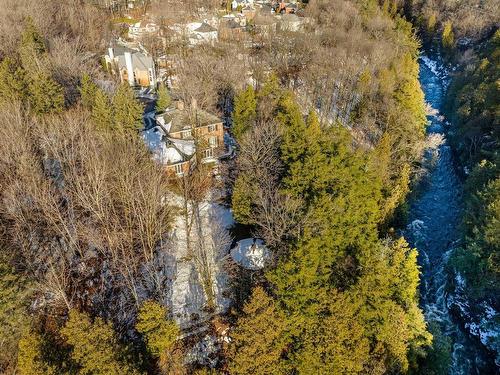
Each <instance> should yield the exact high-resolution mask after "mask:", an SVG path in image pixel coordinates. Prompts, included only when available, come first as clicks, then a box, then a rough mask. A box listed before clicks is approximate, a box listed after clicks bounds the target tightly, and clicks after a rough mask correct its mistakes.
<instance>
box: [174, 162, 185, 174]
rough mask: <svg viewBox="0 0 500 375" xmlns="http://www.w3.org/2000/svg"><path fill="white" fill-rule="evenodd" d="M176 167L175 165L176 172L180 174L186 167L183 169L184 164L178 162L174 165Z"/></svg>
mask: <svg viewBox="0 0 500 375" xmlns="http://www.w3.org/2000/svg"><path fill="white" fill-rule="evenodd" d="M174 167H175V173H177V174H178V175H180V176H182V175H183V174H184V169H182V164H176V165H174Z"/></svg>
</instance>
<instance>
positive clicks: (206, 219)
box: [165, 196, 234, 330]
mask: <svg viewBox="0 0 500 375" xmlns="http://www.w3.org/2000/svg"><path fill="white" fill-rule="evenodd" d="M171 201H172V202H173V204H174V206H175V207H176V208H178V211H179V214H178V216H177V218H176V220H175V224H174V226H173V229H172V231H171V233H170V239H169V246H168V248H169V252H170V254H171V256H170V257H168V258H165V261H167V262H168V264H166V265H165V266H166V267H167V268H168V269H169V270H170V272H171V282H170V283H169V285H168V286H167V289H168V293H166V301H165V304H166V305H167V306H168V307H169V309H170V311H171V313H172V315H173V318H174V320H175V321H176V322H177V323H178V324H179V326H180V327H181V328H182V329H184V330H187V329H189V328H191V327H193V326H196V325H199V324H200V323H203V322H205V321H207V320H209V319H210V317H211V316H212V314H214V313H215V314H217V313H223V312H225V311H226V310H227V309H228V308H229V306H230V302H231V301H230V300H229V298H228V297H226V295H229V294H228V293H224V292H225V291H226V292H228V281H229V280H228V275H227V274H226V273H225V271H224V267H223V263H224V257H225V255H226V254H227V252H228V250H229V246H230V243H231V240H230V237H229V234H228V231H227V229H228V228H229V227H231V226H232V225H233V223H234V220H233V218H232V215H231V212H230V210H229V209H227V208H225V207H223V206H222V205H220V204H218V203H216V202H213V201H211V200H210V199H207V200H206V201H203V202H202V203H200V204H199V205H198V207H197V208H196V207H195V206H193V205H192V204H188V214H187V215H185V210H184V202H183V199H182V198H181V197H178V196H174V197H173V198H172V199H171ZM198 216H199V219H200V224H201V225H198V224H197V222H196V220H195V218H196V217H198ZM207 288H211V293H213V296H214V297H213V304H214V306H213V307H214V310H213V311H209V310H208V309H207V307H208V305H209V296H208V295H207V292H208V293H209V294H210V290H207Z"/></svg>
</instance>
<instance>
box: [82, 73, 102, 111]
mask: <svg viewBox="0 0 500 375" xmlns="http://www.w3.org/2000/svg"><path fill="white" fill-rule="evenodd" d="M98 91H99V87H98V86H97V85H96V84H95V83H94V81H93V80H92V78H91V77H90V76H89V75H88V74H86V73H85V74H84V75H83V77H82V80H81V82H80V97H81V100H82V105H83V106H84V107H85V108H87V109H92V108H93V107H94V102H95V100H96V95H97V92H98ZM101 99H102V98H101Z"/></svg>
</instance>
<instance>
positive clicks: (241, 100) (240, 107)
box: [233, 85, 257, 141]
mask: <svg viewBox="0 0 500 375" xmlns="http://www.w3.org/2000/svg"><path fill="white" fill-rule="evenodd" d="M256 116H257V100H256V98H255V91H254V89H253V87H252V86H251V85H249V86H247V88H246V89H245V90H244V91H242V92H240V93H239V94H238V95H237V96H236V98H235V100H234V112H233V135H234V137H235V138H236V140H237V141H241V139H242V137H243V135H244V134H245V133H246V132H247V131H248V130H249V129H250V128H251V127H252V125H253V124H254V123H255V119H256Z"/></svg>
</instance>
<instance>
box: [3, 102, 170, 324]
mask: <svg viewBox="0 0 500 375" xmlns="http://www.w3.org/2000/svg"><path fill="white" fill-rule="evenodd" d="M0 122H1V123H2V127H1V128H0V139H1V143H0V150H1V157H0V176H1V179H0V181H1V182H0V188H1V192H0V201H1V203H0V220H1V221H2V223H4V225H5V228H6V237H7V241H8V243H9V245H10V249H12V250H14V251H15V260H16V261H17V263H18V264H19V265H20V266H21V267H22V268H23V269H26V270H27V271H28V272H29V273H30V274H31V275H33V276H34V277H35V278H36V279H37V280H38V281H39V289H38V290H39V292H40V293H41V296H42V295H44V296H45V297H46V300H45V302H46V303H47V304H48V306H59V307H64V308H69V307H72V306H79V307H84V308H95V307H96V306H94V304H95V303H96V302H98V301H99V300H104V299H105V300H106V304H105V305H107V307H106V308H105V310H106V311H108V312H109V311H110V310H112V309H113V307H114V306H113V305H114V304H115V303H118V300H117V299H119V298H121V299H122V300H123V301H122V302H124V303H126V304H130V306H132V307H133V305H134V304H135V303H137V301H138V293H139V290H140V289H141V288H142V290H144V289H147V288H149V289H148V290H146V292H149V293H155V292H156V290H155V289H158V288H160V287H161V277H162V276H161V275H160V274H159V273H158V271H157V267H156V265H155V262H156V261H157V251H158V247H159V246H161V244H162V238H163V235H164V234H165V232H166V231H167V230H168V228H169V223H170V220H171V209H170V207H169V205H168V202H165V196H166V193H167V181H166V176H165V174H164V172H163V171H162V170H161V169H160V168H159V167H158V166H156V165H155V164H154V163H153V162H152V161H151V160H150V157H149V155H148V153H147V151H146V150H145V148H144V146H143V145H142V144H141V143H140V142H141V141H140V140H139V139H137V140H134V139H130V138H129V137H122V136H120V135H117V134H113V135H110V134H103V133H99V132H97V131H96V130H95V129H93V128H92V126H91V125H89V121H88V114H87V113H85V112H79V111H76V110H74V111H70V112H67V113H66V114H65V115H63V116H61V117H51V118H47V119H45V120H43V121H42V120H39V119H36V118H30V117H28V116H27V115H26V114H25V113H24V112H23V111H22V110H21V109H20V108H19V106H18V105H10V106H7V107H2V108H1V109H0ZM145 279H147V283H146V280H145ZM146 284H147V285H148V286H147V287H146ZM110 288H111V289H113V290H114V293H113V294H112V296H111V297H110V294H109V292H110ZM108 298H109V299H108ZM126 311H127V309H125V310H123V312H124V313H125V314H126Z"/></svg>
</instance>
